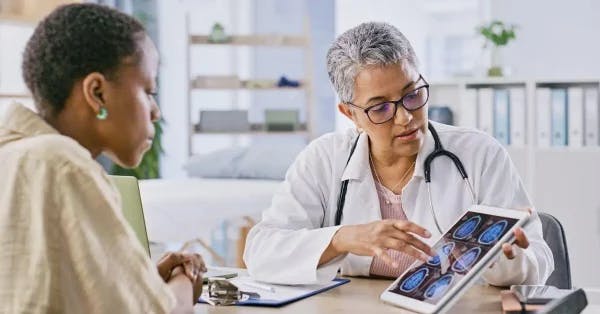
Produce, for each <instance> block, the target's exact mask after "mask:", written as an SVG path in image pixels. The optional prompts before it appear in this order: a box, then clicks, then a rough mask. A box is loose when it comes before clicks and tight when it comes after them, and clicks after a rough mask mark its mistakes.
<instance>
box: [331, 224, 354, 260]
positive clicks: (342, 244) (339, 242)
mask: <svg viewBox="0 0 600 314" xmlns="http://www.w3.org/2000/svg"><path fill="white" fill-rule="evenodd" d="M349 227H350V226H342V227H340V228H339V229H338V230H337V231H336V232H335V233H334V234H333V237H332V238H331V242H330V243H329V247H330V250H331V252H332V253H334V254H335V255H336V256H337V255H342V254H345V253H348V249H347V248H346V241H345V240H344V239H345V233H346V232H347V231H348V228H349Z"/></svg>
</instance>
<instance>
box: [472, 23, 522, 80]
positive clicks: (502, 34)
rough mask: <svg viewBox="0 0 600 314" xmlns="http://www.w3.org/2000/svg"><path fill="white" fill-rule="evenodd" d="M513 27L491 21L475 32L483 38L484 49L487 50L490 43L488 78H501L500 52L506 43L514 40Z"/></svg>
mask: <svg viewBox="0 0 600 314" xmlns="http://www.w3.org/2000/svg"><path fill="white" fill-rule="evenodd" d="M516 28H517V27H516V26H515V25H506V24H504V23H503V22H501V21H498V20H495V21H492V22H491V23H490V24H489V25H483V26H480V27H478V28H477V31H478V32H479V33H480V34H481V35H483V37H484V38H485V44H484V46H483V47H484V48H488V47H489V44H490V43H491V44H492V45H493V46H492V47H491V49H492V50H491V54H492V55H491V57H492V58H491V59H492V60H491V61H492V62H491V66H490V68H489V69H488V75H489V76H502V75H503V74H504V73H503V69H502V60H501V50H502V48H503V47H505V46H506V45H508V43H509V42H510V41H511V40H513V39H515V38H516V37H515V29H516Z"/></svg>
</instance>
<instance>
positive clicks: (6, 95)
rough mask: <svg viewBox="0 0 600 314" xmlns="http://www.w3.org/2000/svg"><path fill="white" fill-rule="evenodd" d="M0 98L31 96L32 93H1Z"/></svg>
mask: <svg viewBox="0 0 600 314" xmlns="http://www.w3.org/2000/svg"><path fill="white" fill-rule="evenodd" d="M0 98H20V99H23V98H31V95H28V94H9V93H6V94H4V93H0Z"/></svg>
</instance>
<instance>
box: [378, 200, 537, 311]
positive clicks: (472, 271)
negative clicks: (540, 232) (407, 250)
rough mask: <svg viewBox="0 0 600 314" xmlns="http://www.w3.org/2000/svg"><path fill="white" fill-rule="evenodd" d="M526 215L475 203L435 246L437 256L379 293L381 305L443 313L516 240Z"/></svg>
mask: <svg viewBox="0 0 600 314" xmlns="http://www.w3.org/2000/svg"><path fill="white" fill-rule="evenodd" d="M528 217H529V212H527V211H522V210H514V209H504V208H495V207H489V206H481V205H473V206H471V208H469V209H468V210H467V211H466V212H465V213H464V214H463V215H462V216H461V217H460V218H459V219H458V221H457V222H456V223H455V224H454V225H453V226H452V227H451V228H450V230H448V231H447V232H446V233H445V234H444V235H443V236H442V237H441V238H440V239H439V240H438V241H437V242H436V243H435V244H434V245H433V247H432V248H433V250H434V251H436V252H437V253H438V254H437V255H436V256H434V257H432V258H431V259H429V261H427V262H426V263H425V262H423V261H417V262H415V263H414V264H412V265H411V266H410V267H409V268H408V270H407V271H406V272H404V273H403V274H402V275H401V276H400V277H398V279H396V280H395V281H394V283H392V285H390V286H389V287H388V288H387V289H386V290H385V291H384V292H383V293H382V294H381V300H383V301H384V302H387V303H390V304H393V305H396V306H400V307H403V308H406V309H409V310H412V311H416V312H420V313H434V312H435V313H437V312H440V311H444V310H447V309H448V308H449V307H450V306H452V304H453V303H454V302H455V301H456V300H457V299H458V298H459V297H460V296H461V295H462V294H463V293H464V292H465V291H466V290H467V289H468V288H469V287H470V286H471V284H472V283H473V282H475V280H476V279H477V278H478V277H479V275H480V274H482V273H483V271H485V270H486V269H487V268H488V267H489V265H491V263H492V262H494V260H495V259H496V257H497V255H498V254H499V253H500V252H501V251H502V244H503V243H505V242H510V241H512V240H513V238H514V233H513V230H514V229H515V228H517V227H522V226H523V225H524V224H525V223H526V222H527V219H528Z"/></svg>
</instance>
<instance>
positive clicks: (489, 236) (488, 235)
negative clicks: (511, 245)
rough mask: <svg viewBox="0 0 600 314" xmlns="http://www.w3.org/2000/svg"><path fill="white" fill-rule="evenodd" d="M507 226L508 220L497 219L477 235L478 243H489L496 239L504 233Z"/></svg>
mask: <svg viewBox="0 0 600 314" xmlns="http://www.w3.org/2000/svg"><path fill="white" fill-rule="evenodd" d="M507 226H508V221H506V220H500V221H497V222H496V223H494V224H493V225H491V226H489V227H488V228H487V229H485V231H484V232H482V233H481V234H480V235H479V239H478V241H479V243H480V244H483V245H490V244H492V243H494V242H496V240H498V239H499V238H500V236H502V235H503V234H504V230H506V227H507Z"/></svg>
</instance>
